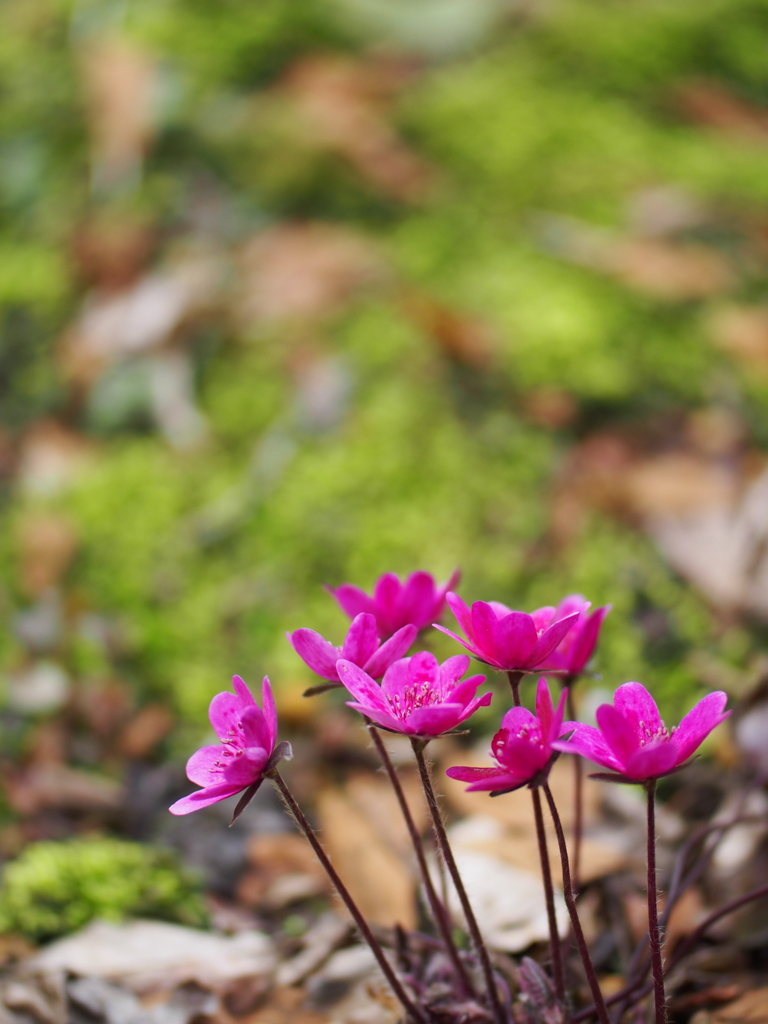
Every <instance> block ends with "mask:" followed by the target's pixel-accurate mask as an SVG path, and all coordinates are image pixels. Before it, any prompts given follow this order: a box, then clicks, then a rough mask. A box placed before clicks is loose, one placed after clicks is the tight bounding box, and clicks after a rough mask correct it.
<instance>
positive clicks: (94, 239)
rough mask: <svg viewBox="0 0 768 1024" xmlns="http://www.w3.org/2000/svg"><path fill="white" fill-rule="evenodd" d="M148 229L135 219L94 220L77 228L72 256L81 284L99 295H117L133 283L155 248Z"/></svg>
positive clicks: (150, 231)
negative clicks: (104, 293) (108, 293)
mask: <svg viewBox="0 0 768 1024" xmlns="http://www.w3.org/2000/svg"><path fill="white" fill-rule="evenodd" d="M156 240H157V234H156V232H155V230H154V229H153V228H152V226H151V225H150V224H148V223H145V222H143V221H140V220H136V219H126V218H104V217H102V218H100V219H99V218H94V219H92V220H89V221H86V222H85V223H83V224H80V225H79V226H78V228H77V230H76V232H75V235H74V238H73V240H72V255H73V257H74V260H75V266H76V269H77V271H78V274H79V277H80V278H81V280H82V281H83V282H84V283H85V284H87V285H90V286H92V287H95V288H97V289H99V290H103V291H107V292H109V291H121V290H122V289H123V288H127V287H129V286H130V285H132V284H133V283H134V281H136V280H137V278H138V277H139V276H140V274H141V272H142V270H143V269H144V268H145V266H146V264H147V261H148V260H149V257H150V255H151V254H152V251H153V249H154V247H155V243H156Z"/></svg>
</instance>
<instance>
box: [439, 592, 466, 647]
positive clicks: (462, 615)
mask: <svg viewBox="0 0 768 1024" xmlns="http://www.w3.org/2000/svg"><path fill="white" fill-rule="evenodd" d="M445 600H446V601H447V602H448V607H449V608H450V609H451V611H452V612H453V614H454V616H455V618H456V621H457V622H458V624H459V625H460V626H461V628H462V629H463V631H464V635H465V636H466V637H467V638H468V639H470V640H471V638H472V612H471V611H470V610H469V608H468V607H467V606H466V605H465V604H464V602H463V601H462V599H461V598H460V597H459V595H458V594H454V593H452V592H449V593H448V594H446V597H445ZM437 628H438V629H440V628H441V627H440V626H438V627H437ZM443 632H444V633H447V632H448V630H446V629H444V630H443ZM454 635H455V634H454V633H449V636H454ZM462 642H463V641H462Z"/></svg>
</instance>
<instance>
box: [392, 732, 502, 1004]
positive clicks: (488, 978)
mask: <svg viewBox="0 0 768 1024" xmlns="http://www.w3.org/2000/svg"><path fill="white" fill-rule="evenodd" d="M411 746H412V747H413V753H414V755H415V757H416V764H417V765H418V768H419V775H420V776H421V784H422V786H423V787H424V793H425V795H426V798H427V804H428V806H429V812H430V814H431V816H432V825H433V827H434V830H435V840H436V842H437V847H438V849H439V851H440V856H441V857H442V858H443V861H444V863H445V866H446V867H447V868H448V873H449V875H450V876H451V879H452V881H453V884H454V886H455V888H456V893H457V895H458V897H459V902H460V903H461V909H462V910H463V911H464V918H465V920H466V922H467V928H468V929H469V934H470V936H471V938H472V943H473V945H474V947H475V950H476V951H477V955H478V957H479V958H480V965H481V967H482V969H483V975H484V977H485V983H486V986H487V988H488V996H489V998H490V1000H491V1006H492V1007H493V1015H494V1017H495V1019H496V1022H497V1024H505V1021H506V1017H505V1014H504V1010H503V1008H502V1005H501V1000H500V999H499V992H498V988H497V987H496V979H495V977H494V973H493V965H492V964H491V958H490V955H489V953H488V948H487V946H486V945H485V942H484V941H483V937H482V935H481V934H480V929H479V927H478V925H477V919H476V918H475V914H474V911H473V910H472V906H471V904H470V902H469V898H468V897H467V891H466V889H465V888H464V883H463V882H462V880H461V875H460V874H459V869H458V866H457V864H456V860H455V859H454V856H453V850H452V849H451V846H450V843H449V842H448V836H447V834H446V831H445V825H444V824H443V819H442V816H441V814H440V807H439V806H438V803H437V796H436V795H435V790H434V787H433V785H432V779H431V776H430V773H429V767H428V766H427V761H426V758H425V757H424V741H423V740H420V739H418V738H416V737H411Z"/></svg>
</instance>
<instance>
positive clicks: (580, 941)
mask: <svg viewBox="0 0 768 1024" xmlns="http://www.w3.org/2000/svg"><path fill="white" fill-rule="evenodd" d="M543 789H544V796H545V797H546V798H547V804H548V805H549V812H550V814H551V815H552V824H553V825H554V826H555V835H556V836H557V845H558V848H559V850H560V863H561V864H562V868H563V894H564V896H565V905H566V906H567V907H568V913H569V914H570V917H571V927H572V928H573V934H574V937H575V938H576V945H577V946H578V947H579V953H580V955H581V962H582V963H583V964H584V973H585V974H586V976H587V983H588V984H589V990H590V992H591V993H592V999H593V1000H594V1003H595V1011H596V1013H597V1016H598V1019H599V1020H600V1024H611V1022H610V1017H609V1016H608V1009H607V1007H606V1005H605V1000H604V999H603V993H602V992H601V991H600V983H599V982H598V980H597V973H596V971H595V965H594V964H593V963H592V957H591V956H590V955H589V946H588V945H587V940H586V938H585V936H584V929H583V928H582V927H581V921H580V919H579V912H578V910H577V909H576V896H575V894H574V891H573V882H572V880H571V865H570V861H569V858H568V846H567V845H566V842H565V833H564V832H563V823H562V821H561V820H560V814H559V813H558V810H557V806H556V804H555V800H554V797H553V796H552V791H551V790H550V788H549V786H548V785H547V783H546V782H545V783H544V786H543Z"/></svg>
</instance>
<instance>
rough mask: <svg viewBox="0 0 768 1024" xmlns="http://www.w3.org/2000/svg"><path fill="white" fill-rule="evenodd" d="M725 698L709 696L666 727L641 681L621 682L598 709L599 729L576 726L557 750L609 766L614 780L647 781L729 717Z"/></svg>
mask: <svg viewBox="0 0 768 1024" xmlns="http://www.w3.org/2000/svg"><path fill="white" fill-rule="evenodd" d="M726 700H727V696H726V694H724V693H722V692H720V691H716V692H715V693H710V694H707V696H706V697H704V698H703V699H702V700H700V701H699V703H698V704H696V706H695V707H693V708H692V709H691V710H690V711H689V712H688V714H687V715H686V716H685V718H684V719H683V720H682V722H681V723H680V725H678V726H677V727H673V728H672V729H668V728H667V727H666V725H665V724H664V722H663V721H662V720H661V717H660V716H659V709H658V708H657V706H656V702H655V700H654V699H653V697H651V695H650V693H648V691H647V690H646V688H645V687H644V686H641V685H640V683H624V685H623V686H620V687H619V688H618V690H617V691H616V693H615V694H614V696H613V704H601V705H600V707H599V708H598V709H597V724H598V726H599V728H597V729H596V728H594V726H591V725H582V724H580V723H571V724H572V725H575V732H574V734H573V736H571V738H570V739H569V740H557V741H556V742H555V744H554V746H555V749H557V750H565V751H568V752H570V753H573V754H581V756H582V757H586V758H587V759H588V760H590V761H596V762H597V763H598V764H599V765H602V766H603V767H604V768H608V769H609V770H610V772H611V773H612V774H613V776H614V777H620V778H621V779H622V780H625V781H630V782H645V781H647V780H648V779H657V778H659V776H661V775H668V774H669V773H670V772H673V771H675V770H676V769H677V768H679V767H680V766H681V765H682V764H684V763H685V762H686V761H687V760H688V758H689V757H690V756H691V755H692V754H693V753H694V752H695V751H696V749H697V748H698V746H699V745H700V744H701V743H702V741H703V740H704V739H705V738H706V737H707V736H708V735H709V734H710V733H711V732H712V730H713V729H714V728H715V726H717V725H719V724H720V723H721V722H722V721H724V719H726V718H727V717H728V715H729V714H730V711H724V710H723V709H724V708H725V702H726Z"/></svg>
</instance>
